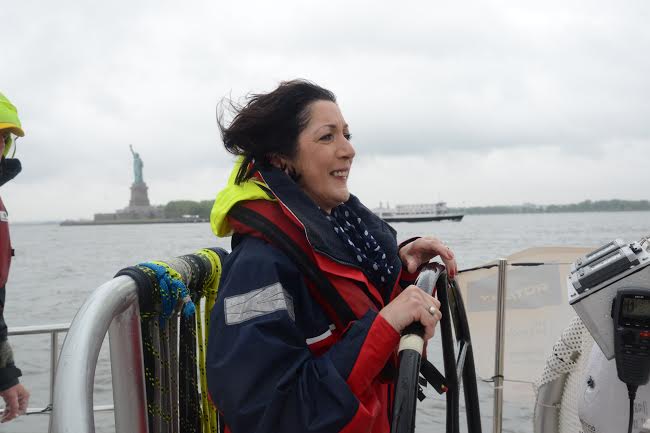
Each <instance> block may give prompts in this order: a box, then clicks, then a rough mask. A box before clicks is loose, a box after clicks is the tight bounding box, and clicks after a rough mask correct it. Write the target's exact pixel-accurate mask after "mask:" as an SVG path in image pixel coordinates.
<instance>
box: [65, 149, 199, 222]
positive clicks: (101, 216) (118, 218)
mask: <svg viewBox="0 0 650 433" xmlns="http://www.w3.org/2000/svg"><path fill="white" fill-rule="evenodd" d="M129 150H130V151H131V156H132V157H133V183H132V184H131V198H130V200H129V204H128V206H126V207H124V208H123V209H118V210H116V211H115V212H113V213H96V214H95V215H94V217H93V219H92V220H66V221H63V222H62V223H61V225H62V226H77V225H107V224H160V223H187V222H206V221H207V219H206V218H201V217H199V216H198V215H183V216H181V217H180V218H179V217H177V216H174V217H170V216H168V215H166V214H165V206H164V205H151V203H150V202H149V195H148V190H149V187H148V186H147V184H146V183H145V181H144V176H143V167H144V162H143V160H142V157H141V156H140V154H139V153H138V152H136V151H135V150H134V149H133V146H132V145H129Z"/></svg>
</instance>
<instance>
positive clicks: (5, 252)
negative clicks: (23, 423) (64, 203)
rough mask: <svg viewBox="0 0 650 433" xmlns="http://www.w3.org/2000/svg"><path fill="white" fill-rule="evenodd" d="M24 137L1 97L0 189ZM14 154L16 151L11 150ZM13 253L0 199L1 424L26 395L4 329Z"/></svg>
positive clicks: (14, 168)
mask: <svg viewBox="0 0 650 433" xmlns="http://www.w3.org/2000/svg"><path fill="white" fill-rule="evenodd" d="M23 135H25V133H24V132H23V129H22V127H21V125H20V120H19V119H18V112H17V110H16V107H14V105H13V104H12V103H11V102H9V100H8V99H7V98H6V97H5V96H4V95H3V94H2V93H0V154H1V155H2V160H1V161H0V186H1V185H4V184H5V183H6V182H8V181H9V180H11V179H13V178H14V177H15V176H16V175H17V174H18V173H19V172H20V169H21V165H20V161H18V160H17V159H14V158H8V156H9V153H10V151H11V150H12V149H11V148H12V145H13V140H14V138H15V136H19V137H22V136H23ZM14 151H15V149H14ZM12 255H13V249H12V248H11V241H10V239H9V219H8V214H7V210H6V209H5V207H4V204H3V203H2V199H1V198H0V397H2V399H3V400H4V402H5V409H4V412H3V413H2V416H1V417H0V422H7V421H11V420H12V419H14V418H16V417H17V416H19V415H20V414H23V413H25V411H26V410H27V404H28V402H29V392H27V390H26V389H25V387H24V386H23V385H21V384H20V383H19V382H18V378H19V377H20V376H21V371H20V370H19V369H18V368H17V367H16V365H15V364H14V359H13V353H12V351H11V346H9V342H8V341H7V325H6V324H5V321H4V314H3V313H4V306H5V284H6V282H7V277H8V275H9V265H10V263H11V256H12Z"/></svg>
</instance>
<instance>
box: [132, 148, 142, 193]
mask: <svg viewBox="0 0 650 433" xmlns="http://www.w3.org/2000/svg"><path fill="white" fill-rule="evenodd" d="M129 149H131V155H133V177H134V181H133V183H134V184H141V183H144V181H143V180H142V167H143V166H144V164H143V162H142V158H140V154H139V153H137V152H134V151H133V146H132V145H130V144H129Z"/></svg>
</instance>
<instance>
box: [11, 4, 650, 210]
mask: <svg viewBox="0 0 650 433" xmlns="http://www.w3.org/2000/svg"><path fill="white" fill-rule="evenodd" d="M3 13H4V14H5V16H9V17H11V19H8V20H6V21H5V24H4V25H3V26H2V29H0V37H1V38H2V40H3V41H11V43H9V44H7V46H6V47H5V48H4V49H3V56H4V57H3V69H2V70H3V73H2V77H3V80H2V86H3V87H2V89H1V91H3V92H4V93H6V94H7V95H8V96H9V97H10V98H11V99H12V100H13V101H14V102H15V103H16V104H17V105H18V107H19V110H20V115H21V119H22V120H23V124H24V126H25V129H26V131H27V136H26V137H25V138H24V139H22V140H21V142H19V156H20V158H21V159H22V160H23V165H24V167H25V171H24V173H23V174H21V175H20V177H19V178H17V179H16V180H15V181H14V182H12V184H10V185H8V186H5V187H3V191H2V194H3V196H4V195H7V196H11V202H9V200H6V201H7V202H8V203H7V204H8V205H9V206H10V208H14V209H15V211H14V216H15V218H16V219H32V216H31V215H30V213H29V210H30V209H31V206H32V205H31V204H30V203H31V202H33V201H36V202H49V201H50V200H51V199H52V197H54V196H56V195H58V198H57V201H56V202H57V203H60V205H59V208H56V210H54V209H55V208H53V207H47V208H46V209H41V212H40V215H41V216H42V217H44V218H53V217H55V216H56V217H57V218H59V217H61V216H64V217H81V216H90V215H92V213H94V212H95V211H99V210H105V208H106V207H110V208H112V207H122V206H123V204H122V203H123V200H121V199H120V201H118V200H117V199H115V200H112V199H107V198H106V197H105V195H106V194H107V193H106V192H107V191H111V193H110V194H109V197H118V196H119V195H120V194H123V191H125V190H126V191H127V192H128V186H129V184H130V179H131V168H130V163H131V161H130V154H129V153H128V145H129V144H133V145H134V146H135V148H136V149H137V150H138V151H139V152H140V153H141V155H142V157H143V159H144V161H145V180H146V181H147V182H148V183H149V185H150V188H151V194H152V195H153V194H155V195H154V197H156V199H157V200H160V201H161V202H165V201H167V200H171V199H175V198H181V197H186V198H191V197H198V196H199V195H201V194H208V193H209V195H208V197H211V196H212V191H213V189H214V186H213V184H215V183H217V182H215V181H214V180H211V179H210V176H219V175H221V174H223V173H224V172H227V171H228V168H229V166H230V164H231V161H232V158H231V156H230V155H228V154H227V153H226V152H225V151H224V150H223V149H222V147H221V144H220V141H219V136H218V131H217V128H216V121H215V107H216V104H217V103H218V101H219V100H220V99H221V98H222V97H223V96H227V95H232V96H233V97H234V98H235V99H238V98H240V97H241V96H243V95H245V94H246V93H248V92H259V91H268V90H271V89H273V88H274V87H275V86H276V85H277V83H278V81H280V80H284V79H291V78H294V77H303V78H308V79H311V80H313V81H315V82H317V83H319V84H321V85H323V86H325V87H328V88H330V89H332V90H333V91H334V92H335V93H336V94H337V96H338V98H339V102H340V105H341V109H342V112H343V114H344V116H345V117H346V119H347V120H348V123H349V124H350V126H351V130H352V133H353V135H354V143H355V146H356V147H357V150H358V153H359V155H363V157H360V158H359V161H362V160H363V159H362V158H370V159H373V158H375V159H378V160H379V159H382V160H387V161H409V159H408V158H416V159H420V160H421V159H423V158H424V156H425V155H433V154H435V155H440V154H445V155H447V154H453V155H463V158H465V159H466V160H471V161H473V160H475V159H480V160H483V158H485V155H490V154H495V152H511V153H513V154H518V152H526V154H527V155H536V154H538V153H539V154H542V155H544V154H547V155H550V154H548V149H559V152H561V153H562V154H563V155H565V156H566V155H570V157H571V158H577V159H580V158H589V156H585V155H595V156H594V157H595V158H598V160H599V161H604V158H605V157H611V156H612V154H611V153H608V152H609V151H607V149H608V146H609V145H610V144H611V143H647V142H648V141H649V140H650V124H648V122H647V118H648V117H649V114H650V104H648V102H647V97H646V95H647V94H649V93H650V82H649V81H648V80H647V77H648V76H649V75H650V58H649V57H648V56H646V55H644V53H646V52H648V51H650V28H648V26H647V25H646V23H647V17H648V16H649V15H650V5H649V4H647V2H643V1H633V2H626V3H625V4H624V5H619V4H617V5H614V4H609V3H607V2H590V3H588V4H585V3H584V2H578V1H559V0H558V1H550V2H544V3H543V4H542V3H538V2H521V1H520V2H513V1H496V2H489V3H484V2H470V3H462V4H461V3H448V2H424V1H409V2H402V3H399V4H377V3H376V2H370V1H362V2H354V3H349V2H343V1H334V2H330V3H328V4H327V5H317V4H313V3H309V2H306V3H305V2H303V3H292V2H283V1H279V2H272V3H269V2H263V1H253V2H230V3H225V4H219V3H215V2H210V1H207V0H205V1H196V2H190V3H189V4H187V5H184V6H183V7H182V8H180V7H178V5H177V4H176V3H172V2H169V1H156V2H154V1H141V2H135V3H132V2H126V1H124V0H116V1H114V2H110V3H97V4H95V3H92V4H80V3H79V2H77V1H72V0H62V1H59V2H57V3H56V4H51V5H49V4H43V3H42V2H40V1H36V0H23V1H21V2H14V3H12V4H9V5H5V7H4V9H3ZM499 163H500V162H499ZM360 165H361V164H360ZM475 168H476V167H475ZM482 170H483V171H482V173H483V175H484V176H485V177H486V178H494V179H498V178H499V176H500V174H501V167H500V166H499V165H498V164H497V162H496V161H495V162H493V163H492V164H491V165H489V166H487V167H486V168H484V169H482ZM521 174H522V175H526V174H527V173H525V172H524V173H521ZM594 175H595V173H594ZM196 179H200V182H201V183H198V182H197V181H196ZM524 183H526V182H524ZM163 185H164V187H162V188H161V186H163ZM208 185H209V186H208ZM582 187H583V189H582V190H580V191H577V192H576V196H577V199H582V198H584V197H586V196H590V195H595V194H598V193H599V191H602V190H596V189H594V187H592V186H590V185H589V184H585V185H583V186H582ZM211 188H212V189H211ZM371 188H372V187H371V186H364V185H359V189H361V190H364V189H366V190H371ZM5 190H6V192H5ZM16 190H20V191H21V193H20V194H17V195H14V193H12V192H11V191H16ZM62 191H65V193H64V194H62ZM93 191H94V192H93ZM154 191H155V192H154ZM629 191H630V190H629V189H623V188H621V190H620V191H619V194H618V196H620V195H623V194H626V193H628V192H629ZM635 191H636V190H635ZM458 194H459V197H460V194H461V192H460V191H459V192H458ZM464 194H465V195H466V197H467V198H466V200H467V201H472V200H473V199H472V198H471V197H472V195H471V194H469V193H467V192H465V193H464ZM519 194H520V195H519V196H518V197H520V198H521V199H522V200H521V201H523V198H524V196H525V197H526V198H529V199H530V201H542V199H543V198H544V199H545V198H546V196H545V195H543V194H542V193H541V192H539V191H537V192H535V193H534V194H533V195H532V196H529V195H527V194H525V192H523V191H522V192H520V193H519ZM612 194H613V195H615V196H617V194H615V193H614V192H613V193H612ZM639 194H644V193H643V192H639ZM204 197H205V196H204ZM644 197H646V195H640V196H638V197H636V198H644ZM206 198H207V197H206ZM512 199H513V200H514V199H515V196H513V198H512ZM21 209H24V211H23V210H21ZM64 209H66V211H64Z"/></svg>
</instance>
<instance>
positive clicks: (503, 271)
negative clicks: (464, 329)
mask: <svg viewBox="0 0 650 433" xmlns="http://www.w3.org/2000/svg"><path fill="white" fill-rule="evenodd" d="M507 266H508V260H506V259H499V274H498V278H499V284H498V287H497V329H496V344H495V346H496V347H495V349H496V350H495V354H494V414H493V424H492V432H493V433H501V428H502V421H503V418H502V416H503V352H504V348H505V325H506V291H507V290H506V286H507V285H506V275H507V272H508V270H507Z"/></svg>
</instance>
